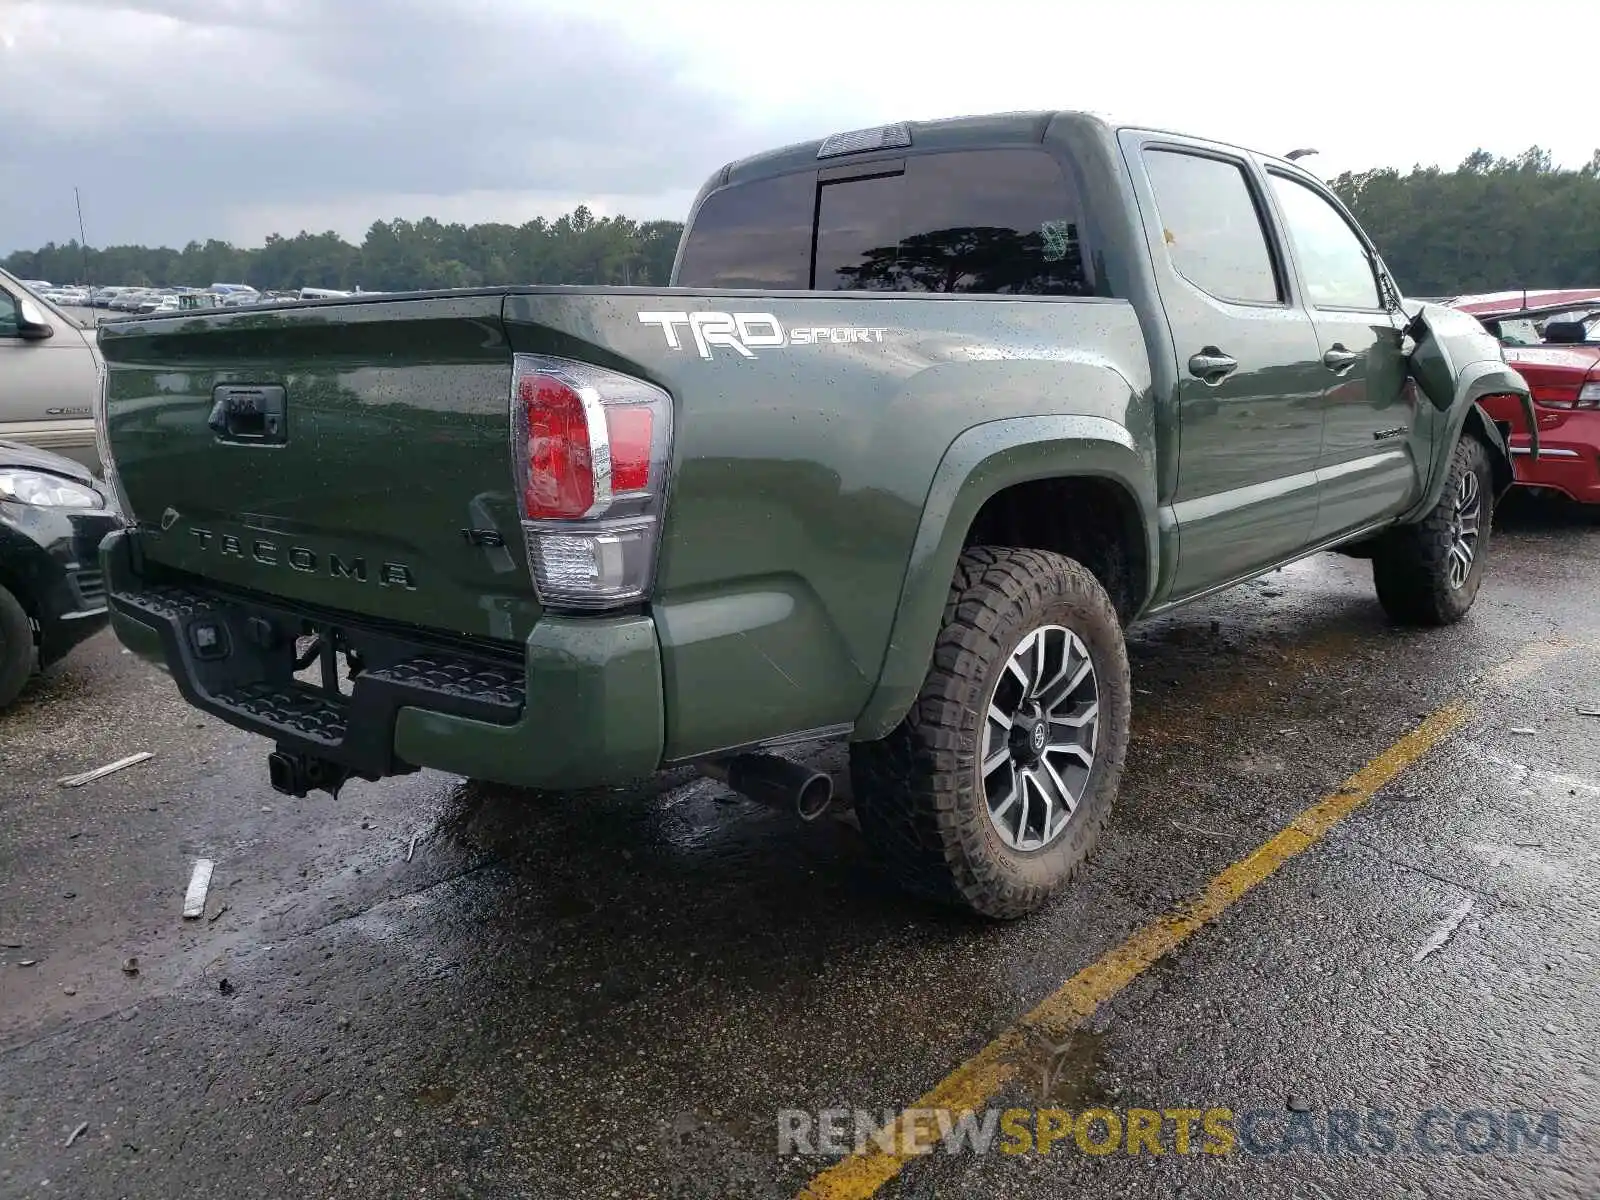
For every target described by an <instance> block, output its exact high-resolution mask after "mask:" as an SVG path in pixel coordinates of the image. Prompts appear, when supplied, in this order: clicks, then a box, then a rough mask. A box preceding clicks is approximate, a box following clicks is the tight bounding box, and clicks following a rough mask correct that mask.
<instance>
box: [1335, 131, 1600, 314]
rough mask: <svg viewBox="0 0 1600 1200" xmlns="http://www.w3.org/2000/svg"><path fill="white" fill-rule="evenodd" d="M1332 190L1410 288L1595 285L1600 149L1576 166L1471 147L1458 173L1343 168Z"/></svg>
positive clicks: (1419, 292) (1423, 292) (1598, 276)
mask: <svg viewBox="0 0 1600 1200" xmlns="http://www.w3.org/2000/svg"><path fill="white" fill-rule="evenodd" d="M1333 189H1334V191H1335V192H1337V193H1338V195H1339V198H1340V199H1342V200H1343V201H1344V202H1345V204H1347V205H1348V206H1349V207H1350V211H1351V212H1353V213H1354V214H1355V216H1356V219H1357V220H1358V221H1360V222H1361V225H1362V227H1363V228H1364V229H1366V231H1367V233H1368V234H1369V235H1371V237H1372V240H1373V241H1374V242H1376V243H1377V246H1378V250H1379V252H1380V253H1381V254H1382V255H1383V258H1384V261H1385V262H1387V263H1388V264H1389V269H1390V270H1391V271H1393V272H1394V274H1395V277H1396V279H1397V280H1398V282H1399V284H1400V287H1401V289H1402V290H1403V291H1404V292H1405V293H1406V294H1407V295H1411V296H1451V295H1461V294H1465V293H1472V292H1498V291H1509V290H1511V289H1513V288H1522V287H1526V288H1553V287H1596V286H1600V150H1596V151H1595V153H1594V156H1593V157H1592V158H1591V159H1590V160H1589V161H1588V163H1586V164H1585V165H1584V166H1583V167H1581V168H1579V169H1578V170H1575V171H1573V170H1561V169H1559V168H1557V167H1556V166H1555V165H1554V164H1553V163H1552V162H1551V158H1550V153H1549V152H1548V151H1546V150H1543V149H1541V148H1540V147H1538V146H1534V147H1532V148H1530V149H1528V150H1525V151H1523V152H1522V153H1521V154H1519V155H1517V156H1516V157H1515V158H1499V159H1497V158H1495V157H1493V156H1492V155H1491V154H1489V153H1488V151H1486V150H1477V151H1474V152H1473V153H1472V154H1469V155H1468V156H1467V158H1466V159H1465V160H1464V161H1463V162H1462V164H1461V165H1460V166H1459V167H1457V168H1456V169H1455V170H1454V171H1441V170H1440V169H1439V168H1438V167H1421V166H1418V167H1413V168H1412V169H1411V170H1410V171H1409V172H1407V173H1406V174H1404V175H1402V174H1400V172H1398V171H1395V170H1393V169H1385V170H1377V171H1363V172H1360V173H1353V172H1349V171H1347V172H1345V173H1344V174H1343V175H1340V176H1339V177H1338V178H1337V179H1335V180H1334V181H1333Z"/></svg>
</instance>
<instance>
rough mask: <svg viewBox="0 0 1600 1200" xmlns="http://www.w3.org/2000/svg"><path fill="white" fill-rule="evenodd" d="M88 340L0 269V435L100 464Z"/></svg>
mask: <svg viewBox="0 0 1600 1200" xmlns="http://www.w3.org/2000/svg"><path fill="white" fill-rule="evenodd" d="M93 339H94V335H93V333H92V332H86V331H84V330H83V329H82V328H80V327H79V326H78V324H77V322H75V321H73V320H72V318H70V317H69V316H68V315H67V314H66V313H64V312H62V311H61V310H60V309H58V308H55V307H54V306H52V305H51V304H50V302H49V301H48V300H45V299H43V298H42V297H40V296H37V295H34V294H32V293H31V292H29V291H28V290H27V289H26V288H24V287H23V286H22V283H21V281H20V280H18V279H16V278H14V277H12V276H10V275H8V274H6V273H5V272H4V271H0V438H3V439H7V440H10V441H16V442H25V443H27V444H28V445H30V446H37V447H39V448H40V449H44V450H54V451H56V452H58V453H61V454H65V455H67V456H68V457H70V458H74V459H76V460H77V461H78V462H80V463H82V464H84V465H85V466H86V467H89V468H90V469H91V470H95V471H98V470H99V469H100V457H99V453H98V451H97V450H96V448H95V436H94V402H95V396H96V394H97V393H98V391H99V388H100V356H99V352H98V351H97V350H96V349H95V345H94V340H93Z"/></svg>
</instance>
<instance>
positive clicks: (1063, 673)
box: [850, 547, 1132, 920]
mask: <svg viewBox="0 0 1600 1200" xmlns="http://www.w3.org/2000/svg"><path fill="white" fill-rule="evenodd" d="M1041 647H1042V648H1041ZM1085 665H1086V666H1087V670H1086V673H1085ZM1024 676H1031V679H1024ZM1075 681H1076V682H1075ZM1131 690H1132V689H1131V686H1130V683H1129V677H1128V657H1127V651H1126V648H1125V647H1124V645H1123V640H1122V627H1121V624H1120V622H1119V621H1118V620H1117V613H1116V608H1115V606H1114V605H1113V604H1112V602H1111V598H1110V597H1109V596H1107V595H1106V592H1105V589H1104V588H1102V587H1101V586H1100V583H1099V581H1098V580H1096V579H1095V577H1094V576H1093V575H1092V574H1090V572H1089V571H1088V570H1087V569H1085V568H1084V567H1083V566H1082V565H1080V564H1079V563H1077V562H1074V561H1073V560H1072V559H1069V558H1066V557H1064V556H1062V555H1059V554H1051V553H1047V552H1045V551H1041V550H1019V549H1013V548H1010V547H974V548H972V549H969V550H968V551H966V552H965V553H964V554H963V555H962V556H961V560H960V563H959V565H958V567H957V569H956V575H955V579H954V581H953V583H952V585H951V589H950V600H949V603H948V605H947V606H946V608H945V622H944V628H943V629H942V630H941V631H940V634H939V638H938V641H937V642H936V643H935V645H934V652H933V665H932V667H931V669H930V670H929V672H928V677H927V679H926V680H925V681H924V683H923V685H922V690H921V692H920V693H919V694H918V696H917V699H916V700H915V701H914V702H913V704H912V706H911V709H910V711H909V712H908V713H907V714H906V717H905V719H904V720H903V721H901V723H900V724H899V726H897V727H896V728H895V729H894V730H893V731H892V732H891V733H890V734H889V735H888V736H887V737H885V738H883V739H882V740H880V741H876V742H858V743H855V744H854V745H852V746H851V751H850V778H851V784H852V788H853V790H854V793H855V805H856V814H857V816H858V817H859V819H860V821H861V832H862V835H863V837H865V839H866V840H867V842H868V844H869V845H870V846H871V847H872V849H873V850H874V851H875V852H876V854H877V855H878V856H879V857H880V858H881V860H882V861H883V863H884V864H885V867H886V869H887V870H888V872H889V874H890V875H891V876H893V877H894V879H895V880H896V881H897V882H898V883H899V884H901V886H903V887H905V888H906V889H907V890H909V891H911V892H914V893H916V894H918V895H921V896H925V897H928V898H930V899H933V900H935V901H938V902H940V903H944V904H950V905H954V906H956V907H959V908H964V909H967V910H969V911H971V912H974V913H977V914H979V915H981V916H984V917H990V918H995V919H1002V920H1005V919H1012V918H1016V917H1021V916H1025V915H1026V914H1028V913H1031V912H1033V911H1034V910H1036V909H1038V908H1039V907H1041V906H1042V905H1043V904H1044V903H1045V902H1046V901H1047V900H1048V899H1049V898H1050V896H1051V894H1052V893H1054V892H1056V891H1058V890H1059V889H1060V888H1062V887H1064V886H1065V885H1066V884H1067V883H1068V882H1069V881H1070V880H1071V879H1072V877H1073V875H1074V874H1076V872H1077V870H1078V868H1079V867H1080V866H1081V865H1082V864H1083V862H1084V860H1085V859H1087V858H1088V856H1089V854H1090V852H1091V851H1092V850H1093V849H1094V847H1095V844H1096V843H1097V842H1098V840H1099V837H1100V833H1101V830H1102V829H1103V828H1104V826H1105V823H1106V820H1107V819H1108V817H1109V816H1110V813H1111V805H1112V801H1113V800H1114V798H1115V797H1116V794H1117V788H1118V785H1119V784H1120V782H1121V779H1122V766H1123V760H1124V758H1125V756H1126V754H1127V747H1128V733H1129V718H1130V710H1131V698H1130V692H1131ZM996 712H998V713H999V714H1000V715H999V716H998V717H997V716H994V715H991V714H994V713H996ZM1040 726H1043V733H1042V734H1037V733H1036V730H1038V729H1039V727H1040ZM986 766H987V767H989V770H988V771H986V770H985V767H986ZM1041 809H1042V812H1041V811H1040V810H1041Z"/></svg>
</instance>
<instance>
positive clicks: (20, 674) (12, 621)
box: [0, 587, 33, 708]
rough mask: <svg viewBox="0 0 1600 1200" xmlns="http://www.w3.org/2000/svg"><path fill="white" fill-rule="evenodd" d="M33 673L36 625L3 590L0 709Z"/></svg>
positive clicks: (0, 598) (0, 593)
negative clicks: (34, 630) (34, 626)
mask: <svg viewBox="0 0 1600 1200" xmlns="http://www.w3.org/2000/svg"><path fill="white" fill-rule="evenodd" d="M32 674H33V624H32V622H30V621H29V620H28V614H27V613H26V612H25V611H24V610H23V607H22V605H21V604H19V603H18V602H17V598H16V597H15V596H13V595H12V594H11V593H10V592H8V591H7V590H6V589H5V588H3V587H0V708H5V707H6V706H8V705H9V704H10V703H11V702H12V701H13V700H15V699H16V698H17V697H18V696H19V695H21V694H22V689H23V687H24V686H26V685H27V682H28V677H29V676H31V675H32Z"/></svg>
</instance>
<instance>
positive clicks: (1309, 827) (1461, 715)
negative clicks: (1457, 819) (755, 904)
mask: <svg viewBox="0 0 1600 1200" xmlns="http://www.w3.org/2000/svg"><path fill="white" fill-rule="evenodd" d="M1548 653H1549V651H1548V650H1547V651H1545V652H1544V653H1543V654H1541V653H1540V647H1538V646H1532V647H1529V648H1528V650H1526V651H1524V652H1523V654H1520V655H1518V656H1517V658H1515V659H1513V660H1512V662H1511V663H1508V664H1507V665H1506V667H1505V668H1502V679H1503V678H1505V676H1506V675H1512V674H1517V673H1518V671H1519V670H1527V671H1529V672H1531V671H1532V670H1533V669H1535V668H1536V667H1537V665H1538V663H1539V662H1540V661H1542V660H1543V658H1544V657H1548ZM1466 718H1467V706H1466V705H1465V704H1463V703H1456V704H1450V705H1447V706H1445V707H1444V708H1441V709H1440V710H1439V711H1438V712H1436V713H1434V714H1433V715H1432V716H1430V717H1429V718H1428V719H1427V720H1425V721H1423V722H1422V724H1421V725H1419V726H1417V728H1416V729H1414V730H1412V731H1411V732H1410V733H1408V734H1406V736H1405V737H1403V738H1401V739H1400V740H1399V741H1398V742H1396V743H1395V744H1394V745H1392V746H1390V747H1389V748H1388V749H1387V750H1385V751H1384V752H1383V753H1382V754H1380V755H1378V757H1377V758H1375V759H1373V760H1372V761H1371V762H1369V763H1368V764H1367V765H1366V766H1364V767H1362V768H1361V770H1359V771H1357V772H1356V773H1355V774H1354V775H1352V776H1351V777H1350V778H1349V779H1347V780H1345V782H1344V785H1343V786H1342V787H1340V788H1339V790H1338V791H1336V792H1333V793H1332V794H1330V795H1328V796H1324V797H1323V798H1322V799H1321V800H1319V801H1317V803H1315V804H1313V805H1312V806H1311V807H1310V808H1308V809H1306V810H1305V811H1303V812H1302V813H1300V815H1299V816H1297V817H1296V818H1295V819H1294V820H1293V821H1291V822H1290V823H1289V824H1288V825H1286V826H1285V827H1284V828H1282V829H1280V830H1279V831H1278V832H1277V833H1275V834H1273V835H1272V837H1270V838H1268V839H1267V840H1266V841H1265V842H1263V843H1262V844H1261V845H1260V846H1257V847H1256V848H1255V849H1254V850H1252V851H1251V852H1250V853H1249V854H1247V855H1246V856H1245V857H1244V858H1241V859H1239V860H1238V861H1237V862H1235V863H1233V864H1232V865H1231V866H1228V867H1226V868H1224V869H1223V870H1222V871H1221V872H1220V873H1218V874H1217V875H1216V876H1214V877H1213V878H1212V880H1211V882H1210V883H1208V884H1207V885H1206V886H1205V888H1204V889H1203V890H1202V891H1201V892H1200V893H1199V894H1198V895H1196V896H1194V897H1193V898H1191V899H1190V900H1189V901H1188V902H1187V903H1185V904H1182V905H1179V906H1178V907H1177V908H1175V909H1173V910H1172V911H1171V912H1168V913H1167V914H1165V915H1164V916H1161V917H1158V918H1156V919H1155V920H1154V921H1152V922H1150V924H1148V925H1146V926H1144V928H1142V929H1140V930H1139V931H1138V932H1137V933H1135V934H1134V935H1133V936H1132V937H1130V938H1129V939H1128V940H1127V941H1125V942H1123V943H1122V944H1121V945H1120V946H1117V947H1115V948H1113V949H1111V950H1108V951H1107V952H1106V953H1105V954H1103V955H1101V956H1100V958H1098V959H1097V960H1095V961H1094V962H1092V963H1090V964H1089V965H1088V966H1087V967H1085V968H1084V969H1083V970H1081V971H1079V972H1078V973H1077V974H1076V975H1074V976H1073V977H1072V978H1071V979H1069V980H1067V981H1066V983H1064V984H1062V985H1061V986H1060V987H1059V988H1057V989H1056V990H1055V991H1054V992H1052V993H1051V994H1050V995H1049V996H1047V997H1046V998H1045V1000H1044V1001H1043V1002H1042V1003H1041V1004H1040V1005H1039V1006H1038V1007H1037V1008H1035V1009H1034V1010H1033V1011H1032V1012H1030V1013H1028V1014H1027V1015H1026V1016H1024V1017H1022V1018H1021V1019H1020V1020H1019V1021H1017V1023H1016V1024H1014V1025H1012V1026H1011V1027H1010V1028H1009V1029H1007V1030H1006V1031H1005V1032H1004V1033H1002V1034H1000V1036H999V1037H997V1038H995V1039H994V1041H992V1042H990V1043H989V1044H988V1045H987V1046H985V1047H984V1048H983V1049H982V1050H980V1051H978V1053H977V1054H975V1055H973V1056H972V1057H971V1058H970V1059H968V1060H967V1061H966V1062H964V1063H962V1064H961V1066H959V1067H957V1068H956V1069H955V1070H954V1071H952V1072H951V1073H950V1074H949V1075H947V1076H945V1078H944V1079H943V1080H941V1081H940V1082H939V1083H938V1084H937V1085H936V1086H935V1087H934V1088H933V1090H932V1091H930V1092H928V1093H927V1095H925V1096H923V1097H921V1098H920V1099H918V1100H917V1101H915V1102H914V1103H913V1104H912V1105H911V1106H910V1109H911V1110H912V1111H915V1110H923V1111H926V1110H929V1109H933V1110H943V1111H945V1112H947V1113H949V1114H950V1119H951V1120H952V1121H959V1120H960V1119H961V1117H962V1116H963V1115H965V1114H968V1113H973V1112H976V1111H977V1110H979V1109H981V1108H983V1107H985V1106H986V1105H987V1104H988V1103H989V1102H990V1101H991V1100H992V1099H993V1098H994V1097H995V1096H996V1095H997V1094H999V1092H1000V1091H1001V1090H1002V1089H1003V1088H1004V1087H1006V1085H1007V1084H1009V1083H1010V1082H1011V1081H1012V1080H1013V1079H1015V1078H1016V1076H1017V1074H1018V1072H1019V1070H1021V1067H1022V1063H1021V1061H1019V1060H1021V1059H1022V1058H1023V1052H1024V1051H1025V1050H1026V1049H1027V1048H1028V1046H1029V1044H1030V1043H1034V1042H1035V1041H1036V1038H1037V1036H1040V1035H1042V1036H1044V1037H1046V1038H1047V1039H1049V1040H1050V1041H1052V1042H1055V1043H1059V1042H1060V1041H1062V1040H1063V1039H1064V1037H1065V1036H1066V1035H1067V1034H1068V1033H1070V1032H1071V1031H1072V1030H1073V1029H1075V1028H1077V1027H1078V1026H1079V1025H1081V1024H1083V1022H1084V1021H1085V1020H1087V1019H1088V1018H1089V1017H1090V1016H1091V1015H1092V1014H1093V1013H1094V1011H1095V1009H1097V1008H1099V1007H1100V1005H1102V1004H1104V1003H1105V1002H1106V1001H1107V1000H1110V999H1111V998H1112V997H1113V996H1115V995H1116V994H1117V993H1118V992H1120V991H1122V989H1123V988H1125V987H1127V986H1128V985H1129V984H1130V983H1132V982H1133V981H1134V980H1135V979H1137V978H1138V977H1139V976H1140V975H1142V974H1143V973H1144V972H1145V971H1147V970H1149V969H1150V967H1151V966H1153V965H1154V964H1155V963H1156V962H1157V961H1159V960H1160V959H1161V958H1163V957H1164V956H1166V955H1167V954H1170V953H1171V952H1172V951H1173V950H1174V949H1176V948H1177V947H1178V946H1181V945H1182V944H1183V943H1184V942H1185V941H1187V940H1188V939H1189V938H1190V937H1192V936H1194V934H1195V933H1196V932H1198V931H1199V930H1200V929H1201V928H1203V927H1204V926H1205V925H1206V924H1207V923H1208V922H1210V921H1213V920H1215V919H1216V918H1217V917H1219V916H1221V915H1222V914H1223V913H1224V912H1226V911H1227V910H1228V909H1229V908H1230V907H1232V906H1233V905H1234V904H1235V903H1237V902H1238V900H1239V899H1240V897H1242V896H1244V895H1245V893H1247V892H1249V891H1250V890H1251V889H1252V888H1254V887H1255V886H1256V885H1257V884H1259V883H1261V882H1262V881H1263V880H1265V879H1267V878H1269V877H1271V876H1272V874H1273V873H1274V872H1276V871H1277V869H1278V868H1279V867H1281V866H1283V864H1284V863H1286V862H1288V861H1289V860H1290V859H1291V858H1294V857H1295V856H1296V855H1298V854H1303V853H1304V852H1305V851H1306V850H1309V849H1310V848H1311V847H1312V846H1314V845H1316V844H1317V842H1318V841H1320V840H1321V839H1322V838H1323V836H1324V835H1325V834H1327V832H1328V831H1329V830H1330V829H1332V828H1333V827H1334V826H1335V825H1337V824H1338V823H1339V822H1340V821H1342V820H1344V819H1345V818H1346V817H1348V816H1349V815H1350V814H1351V813H1353V812H1354V811H1355V810H1356V809H1358V808H1360V807H1361V806H1362V805H1363V804H1366V803H1367V802H1368V801H1369V800H1371V799H1372V797H1373V796H1375V795H1376V794H1377V793H1378V791H1379V790H1380V789H1382V788H1383V787H1385V786H1386V785H1387V784H1388V783H1389V782H1390V781H1392V780H1393V779H1394V778H1395V777H1396V776H1397V775H1399V774H1400V773H1401V772H1402V771H1404V770H1405V769H1406V768H1407V767H1409V766H1411V764H1412V763H1414V762H1416V761H1417V760H1418V759H1420V758H1422V757H1423V756H1424V755H1425V754H1427V753H1428V751H1429V750H1431V749H1433V747H1434V746H1435V745H1437V744H1438V743H1439V741H1440V740H1441V739H1443V738H1444V737H1446V736H1448V735H1449V734H1451V733H1452V732H1454V731H1455V730H1456V729H1458V728H1460V726H1461V724H1462V723H1463V722H1464V721H1465V720H1466ZM926 1120H927V1118H926V1117H924V1118H923V1121H924V1124H923V1125H921V1126H920V1136H921V1141H922V1144H924V1145H926V1144H927V1141H928V1129H929V1127H928V1125H927V1124H926ZM912 1124H913V1118H911V1117H910V1116H908V1115H907V1113H905V1112H903V1113H902V1114H901V1116H900V1117H899V1118H898V1119H897V1120H896V1122H895V1136H894V1138H893V1140H890V1139H889V1138H888V1137H884V1138H882V1139H881V1142H882V1143H883V1144H886V1145H891V1146H894V1147H899V1148H904V1147H908V1146H913V1145H916V1144H917V1134H918V1132H919V1130H915V1129H913V1128H912ZM879 1140H880V1139H869V1141H868V1148H867V1149H865V1150H863V1151H862V1152H861V1153H859V1154H853V1155H851V1156H850V1157H848V1158H845V1159H841V1160H840V1161H839V1162H837V1163H835V1164H834V1165H833V1166H831V1167H829V1168H828V1169H827V1170H825V1171H823V1172H822V1173H821V1174H819V1175H817V1176H815V1177H814V1178H813V1179H812V1180H811V1182H810V1183H808V1184H807V1185H806V1186H805V1187H804V1188H803V1189H802V1190H801V1191H800V1193H799V1195H798V1197H797V1200H867V1197H869V1196H872V1195H873V1194H874V1193H876V1192H877V1190H878V1189H879V1188H881V1187H882V1186H883V1185H884V1184H886V1183H888V1182H889V1181H890V1180H891V1179H893V1178H894V1177H895V1176H896V1175H898V1174H899V1173H900V1171H901V1170H902V1168H904V1166H905V1165H906V1163H907V1162H908V1161H910V1155H907V1154H901V1153H895V1152H893V1151H888V1150H884V1149H882V1148H881V1147H880V1145H879Z"/></svg>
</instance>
